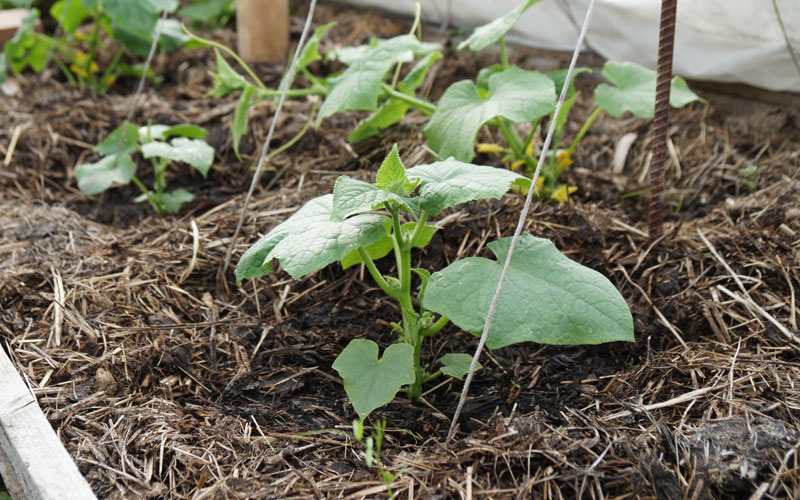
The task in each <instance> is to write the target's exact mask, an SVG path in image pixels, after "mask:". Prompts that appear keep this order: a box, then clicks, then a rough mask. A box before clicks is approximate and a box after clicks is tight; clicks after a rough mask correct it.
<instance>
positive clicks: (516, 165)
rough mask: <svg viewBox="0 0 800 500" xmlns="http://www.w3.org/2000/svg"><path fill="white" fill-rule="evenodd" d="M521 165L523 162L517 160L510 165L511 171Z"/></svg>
mask: <svg viewBox="0 0 800 500" xmlns="http://www.w3.org/2000/svg"><path fill="white" fill-rule="evenodd" d="M522 165H525V160H517V161H515V162H514V163H512V164H511V170H516V169H517V167H520V166H522Z"/></svg>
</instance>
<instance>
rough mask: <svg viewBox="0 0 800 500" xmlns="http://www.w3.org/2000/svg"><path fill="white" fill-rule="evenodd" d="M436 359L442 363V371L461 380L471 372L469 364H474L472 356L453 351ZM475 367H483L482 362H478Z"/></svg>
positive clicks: (477, 368) (478, 368)
mask: <svg viewBox="0 0 800 500" xmlns="http://www.w3.org/2000/svg"><path fill="white" fill-rule="evenodd" d="M436 361H437V362H438V363H441V364H442V368H441V370H442V373H444V374H445V375H450V376H451V377H453V378H457V379H458V380H461V379H462V378H463V377H464V375H466V374H467V373H468V372H469V365H471V364H472V356H471V355H470V354H465V353H455V352H451V353H449V354H445V355H444V356H442V357H441V358H439V359H437V360H436ZM475 369H476V370H480V369H481V364H480V362H478V364H477V365H476V366H475Z"/></svg>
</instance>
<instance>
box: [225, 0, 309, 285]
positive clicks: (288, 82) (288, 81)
mask: <svg viewBox="0 0 800 500" xmlns="http://www.w3.org/2000/svg"><path fill="white" fill-rule="evenodd" d="M316 6H317V0H311V4H310V5H309V7H308V16H306V24H305V25H304V26H303V32H302V33H301V34H300V41H299V42H297V48H295V49H294V56H293V57H292V64H291V65H290V66H289V72H288V73H287V74H286V76H285V77H284V78H283V79H282V80H281V87H282V88H281V89H279V90H281V97H280V99H278V106H277V107H276V108H275V114H274V115H273V117H272V123H270V125H269V132H267V140H266V141H264V147H263V148H262V149H261V157H260V158H259V159H258V166H256V173H255V174H253V180H252V181H251V182H250V189H249V190H248V191H247V196H245V198H244V205H243V206H242V211H241V213H240V214H239V223H238V224H237V225H236V231H234V232H233V237H232V238H231V242H230V244H229V245H228V251H227V252H225V263H224V264H223V266H222V274H223V275H224V274H225V273H226V272H227V271H228V265H229V264H230V262H231V254H232V253H233V247H234V245H235V244H236V237H237V236H239V231H240V230H241V229H242V224H243V223H244V214H245V212H246V211H247V205H248V203H250V197H251V196H253V191H255V189H256V185H258V180H259V178H260V177H261V170H262V169H263V168H264V161H265V160H266V158H267V153H268V152H269V145H270V143H271V142H272V134H273V133H274V132H275V125H277V123H278V117H279V116H280V114H281V108H283V101H284V100H285V99H286V92H287V91H288V90H289V87H291V86H292V81H294V73H295V70H296V68H297V60H298V59H299V58H300V52H301V51H302V50H303V45H305V41H306V36H307V35H308V31H309V29H310V28H311V19H312V18H313V17H314V8H315V7H316Z"/></svg>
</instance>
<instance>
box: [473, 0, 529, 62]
mask: <svg viewBox="0 0 800 500" xmlns="http://www.w3.org/2000/svg"><path fill="white" fill-rule="evenodd" d="M538 1H539V0H525V1H523V2H521V3H520V4H519V5H517V6H516V7H514V9H513V10H512V11H511V12H509V13H508V14H506V15H504V16H503V17H498V18H497V19H495V20H494V21H492V22H490V23H488V24H484V25H483V26H480V27H478V28H475V31H473V32H472V35H470V36H469V38H467V39H466V40H464V41H463V42H461V43H459V44H458V50H462V49H464V48H465V47H469V49H470V50H473V51H475V52H479V51H481V50H483V49H485V48H486V47H488V46H489V45H491V44H493V43H495V42H496V41H498V40H500V37H502V36H504V35H505V34H506V33H507V32H508V30H510V29H511V28H512V27H513V26H514V25H515V24H516V23H517V21H518V20H519V18H520V16H521V15H522V13H523V12H525V11H526V10H528V8H529V7H530V6H531V5H533V4H535V3H537V2H538Z"/></svg>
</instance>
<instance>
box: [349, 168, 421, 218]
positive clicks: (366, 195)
mask: <svg viewBox="0 0 800 500" xmlns="http://www.w3.org/2000/svg"><path fill="white" fill-rule="evenodd" d="M388 200H394V201H396V202H397V203H399V204H400V206H401V207H402V208H403V209H404V210H407V211H409V212H411V214H412V215H413V216H415V217H416V216H417V214H419V200H418V199H417V198H410V197H407V196H402V195H398V194H395V193H390V192H389V191H385V190H383V189H381V188H379V187H378V186H376V185H374V184H370V183H368V182H364V181H359V180H356V179H353V178H352V177H348V176H346V175H342V176H340V177H339V178H338V179H336V184H335V185H334V186H333V215H334V217H336V218H338V219H345V218H347V217H349V216H351V215H353V214H358V213H363V212H369V211H370V210H378V209H380V208H382V207H383V203H384V202H386V201H388Z"/></svg>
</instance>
